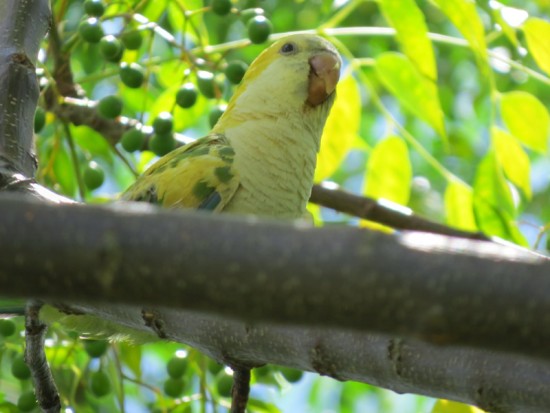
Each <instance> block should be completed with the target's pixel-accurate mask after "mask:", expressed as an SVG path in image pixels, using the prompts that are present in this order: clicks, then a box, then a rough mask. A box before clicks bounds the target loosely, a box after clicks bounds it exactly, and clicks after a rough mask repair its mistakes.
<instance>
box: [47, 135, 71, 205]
mask: <svg viewBox="0 0 550 413" xmlns="http://www.w3.org/2000/svg"><path fill="white" fill-rule="evenodd" d="M52 155H54V156H55V160H54V163H53V172H54V175H55V179H56V180H57V183H58V184H59V185H60V186H61V190H62V191H63V194H65V195H67V196H70V197H72V196H74V194H75V192H76V176H75V169H74V165H73V163H72V162H71V158H70V156H69V154H68V152H67V150H66V149H65V146H64V145H59V148H58V150H57V152H55V154H54V153H52Z"/></svg>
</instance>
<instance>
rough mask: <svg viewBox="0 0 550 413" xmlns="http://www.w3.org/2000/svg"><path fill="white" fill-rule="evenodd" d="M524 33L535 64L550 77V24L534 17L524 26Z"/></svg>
mask: <svg viewBox="0 0 550 413" xmlns="http://www.w3.org/2000/svg"><path fill="white" fill-rule="evenodd" d="M523 32H524V33H525V38H526V39H527V48H528V49H529V51H530V52H531V54H532V55H533V58H534V59H535V62H537V64H538V65H539V67H540V68H541V69H542V70H544V71H545V72H546V73H547V74H548V75H550V41H549V39H550V23H548V22H547V21H545V20H542V19H538V18H536V17H532V18H530V19H529V20H527V21H526V22H525V24H524V25H523Z"/></svg>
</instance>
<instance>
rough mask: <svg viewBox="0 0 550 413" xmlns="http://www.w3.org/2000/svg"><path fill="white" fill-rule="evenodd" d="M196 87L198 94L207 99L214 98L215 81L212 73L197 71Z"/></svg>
mask: <svg viewBox="0 0 550 413" xmlns="http://www.w3.org/2000/svg"><path fill="white" fill-rule="evenodd" d="M197 86H198V88H199V90H200V92H201V93H202V94H203V95H204V96H205V97H207V98H208V99H212V98H215V97H216V81H215V79H214V74H213V73H211V72H207V71H205V70H199V72H198V73H197Z"/></svg>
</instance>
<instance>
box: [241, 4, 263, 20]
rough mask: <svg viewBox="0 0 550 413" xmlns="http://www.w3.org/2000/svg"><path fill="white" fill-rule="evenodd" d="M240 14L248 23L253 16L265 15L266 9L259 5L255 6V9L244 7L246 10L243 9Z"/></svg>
mask: <svg viewBox="0 0 550 413" xmlns="http://www.w3.org/2000/svg"><path fill="white" fill-rule="evenodd" d="M239 14H240V16H241V20H242V21H243V23H244V24H247V23H248V22H249V21H250V19H252V18H253V17H256V16H263V14H264V9H261V8H259V7H255V8H253V9H244V10H241V12H240V13H239Z"/></svg>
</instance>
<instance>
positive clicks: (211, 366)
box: [206, 358, 223, 376]
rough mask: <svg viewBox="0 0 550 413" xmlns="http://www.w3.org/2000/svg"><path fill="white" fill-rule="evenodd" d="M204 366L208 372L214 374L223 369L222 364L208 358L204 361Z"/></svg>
mask: <svg viewBox="0 0 550 413" xmlns="http://www.w3.org/2000/svg"><path fill="white" fill-rule="evenodd" d="M206 368H207V369H208V371H209V372H210V373H212V375H214V376H216V375H217V374H218V373H219V372H220V371H222V370H223V365H221V364H220V363H218V362H217V361H215V360H212V359H211V358H209V359H208V360H207V362H206Z"/></svg>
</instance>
